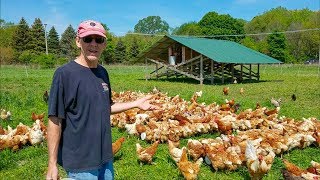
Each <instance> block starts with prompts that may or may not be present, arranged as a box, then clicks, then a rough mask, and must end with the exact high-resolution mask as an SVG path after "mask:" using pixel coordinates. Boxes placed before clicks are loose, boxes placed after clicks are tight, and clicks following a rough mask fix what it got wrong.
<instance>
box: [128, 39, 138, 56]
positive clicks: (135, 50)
mask: <svg viewBox="0 0 320 180" xmlns="http://www.w3.org/2000/svg"><path fill="white" fill-rule="evenodd" d="M139 53H140V51H139V45H138V42H137V39H136V38H134V39H133V42H132V45H131V47H130V58H132V59H134V58H136V57H137V56H138V55H139Z"/></svg>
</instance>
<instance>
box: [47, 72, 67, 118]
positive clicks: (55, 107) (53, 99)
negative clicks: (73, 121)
mask: <svg viewBox="0 0 320 180" xmlns="http://www.w3.org/2000/svg"><path fill="white" fill-rule="evenodd" d="M62 75H63V74H62V71H61V70H60V69H57V70H56V72H55V73H54V76H53V80H52V84H51V89H50V95H49V106H48V116H56V117H58V118H61V119H65V104H64V88H63V78H62Z"/></svg>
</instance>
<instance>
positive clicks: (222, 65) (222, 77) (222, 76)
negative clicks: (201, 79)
mask: <svg viewBox="0 0 320 180" xmlns="http://www.w3.org/2000/svg"><path fill="white" fill-rule="evenodd" d="M221 67H222V74H221V79H222V84H224V64H223V63H222V64H221Z"/></svg>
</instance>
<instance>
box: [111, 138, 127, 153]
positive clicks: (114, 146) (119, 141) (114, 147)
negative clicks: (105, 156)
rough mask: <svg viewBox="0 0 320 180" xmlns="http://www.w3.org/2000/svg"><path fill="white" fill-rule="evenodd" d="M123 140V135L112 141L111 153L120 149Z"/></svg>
mask: <svg viewBox="0 0 320 180" xmlns="http://www.w3.org/2000/svg"><path fill="white" fill-rule="evenodd" d="M124 141H125V138H124V137H121V138H119V139H117V140H116V142H114V143H112V154H113V156H114V155H115V154H116V153H117V152H118V151H119V150H120V148H121V146H122V144H123V142H124Z"/></svg>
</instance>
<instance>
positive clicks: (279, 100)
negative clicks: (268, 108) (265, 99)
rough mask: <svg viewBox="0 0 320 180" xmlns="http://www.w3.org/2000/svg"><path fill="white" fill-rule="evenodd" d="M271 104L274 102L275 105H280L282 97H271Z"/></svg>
mask: <svg viewBox="0 0 320 180" xmlns="http://www.w3.org/2000/svg"><path fill="white" fill-rule="evenodd" d="M270 102H271V104H273V105H274V106H275V107H279V106H280V103H281V98H279V99H278V100H276V99H274V98H271V100H270Z"/></svg>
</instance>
